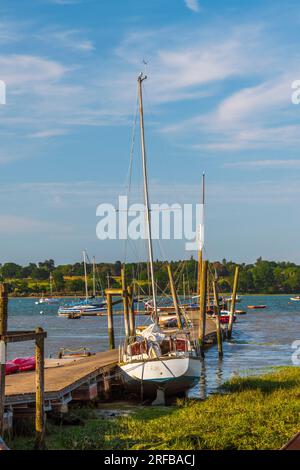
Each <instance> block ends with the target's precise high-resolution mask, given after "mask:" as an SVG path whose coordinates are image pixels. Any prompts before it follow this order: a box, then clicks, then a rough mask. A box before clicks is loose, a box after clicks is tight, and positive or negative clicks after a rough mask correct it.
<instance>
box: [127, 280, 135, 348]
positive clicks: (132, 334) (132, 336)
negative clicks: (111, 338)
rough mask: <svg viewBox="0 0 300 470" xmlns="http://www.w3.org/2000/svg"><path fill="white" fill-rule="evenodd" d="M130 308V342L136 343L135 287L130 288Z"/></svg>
mask: <svg viewBox="0 0 300 470" xmlns="http://www.w3.org/2000/svg"><path fill="white" fill-rule="evenodd" d="M128 308H129V334H130V341H132V342H134V341H135V318H134V298H133V287H132V286H128Z"/></svg>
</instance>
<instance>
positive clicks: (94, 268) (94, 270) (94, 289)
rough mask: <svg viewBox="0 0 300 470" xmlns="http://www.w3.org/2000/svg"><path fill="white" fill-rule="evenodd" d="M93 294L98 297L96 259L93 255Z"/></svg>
mask: <svg viewBox="0 0 300 470" xmlns="http://www.w3.org/2000/svg"><path fill="white" fill-rule="evenodd" d="M93 296H94V297H96V260H95V256H93Z"/></svg>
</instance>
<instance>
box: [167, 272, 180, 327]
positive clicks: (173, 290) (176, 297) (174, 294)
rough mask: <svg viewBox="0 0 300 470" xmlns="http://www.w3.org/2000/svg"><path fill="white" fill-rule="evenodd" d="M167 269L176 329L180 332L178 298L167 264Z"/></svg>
mask: <svg viewBox="0 0 300 470" xmlns="http://www.w3.org/2000/svg"><path fill="white" fill-rule="evenodd" d="M167 268H168V275H169V283H170V289H171V294H172V299H173V304H174V308H175V313H176V318H177V327H178V328H179V329H180V330H181V329H182V324H181V314H180V309H179V305H178V296H177V292H176V289H175V285H174V278H173V273H172V269H171V266H170V265H169V264H168V266H167Z"/></svg>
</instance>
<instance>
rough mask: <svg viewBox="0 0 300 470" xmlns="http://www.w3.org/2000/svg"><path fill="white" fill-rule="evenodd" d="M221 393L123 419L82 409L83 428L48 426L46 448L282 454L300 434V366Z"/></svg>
mask: <svg viewBox="0 0 300 470" xmlns="http://www.w3.org/2000/svg"><path fill="white" fill-rule="evenodd" d="M220 392H221V393H219V394H215V395H212V396H210V397H209V398H208V399H206V400H204V401H198V400H180V401H178V403H177V405H176V406H170V407H151V406H148V407H137V406H135V407H134V408H133V413H132V414H131V415H129V416H125V417H124V416H123V417H117V418H116V417H111V418H107V417H103V416H102V417H99V412H98V411H99V410H97V409H95V410H94V411H93V410H86V409H85V410H79V416H80V417H81V419H83V422H82V425H81V426H62V427H59V426H55V425H53V424H52V425H48V433H47V437H46V443H47V447H48V449H70V450H72V449H82V450H85V449H109V450H116V449H124V450H125V449H126V450H129V449H135V450H138V449H147V450H154V449H156V450H172V449H180V450H183V449H187V450H197V449H213V450H217V449H219V450H220V449H230V450H235V449H236V450H241V449H252V450H254V449H279V448H280V447H282V446H283V445H284V444H285V443H286V442H287V441H288V440H289V439H290V438H291V437H292V436H293V435H294V434H295V433H296V432H298V431H299V430H300V369H299V368H298V367H284V368H277V369H275V370H274V372H272V373H268V374H266V375H263V376H257V377H248V378H235V379H233V380H231V381H230V382H227V383H225V384H224V385H223V387H222V389H221V390H220ZM100 408H101V404H100V405H99V409H100ZM74 413H76V410H75V411H74ZM77 413H78V412H77ZM83 413H85V414H83ZM116 414H117V413H116ZM100 416H101V415H100ZM11 445H12V448H15V449H28V448H32V445H33V438H32V437H27V438H24V437H19V438H16V439H15V440H13V441H12V443H11Z"/></svg>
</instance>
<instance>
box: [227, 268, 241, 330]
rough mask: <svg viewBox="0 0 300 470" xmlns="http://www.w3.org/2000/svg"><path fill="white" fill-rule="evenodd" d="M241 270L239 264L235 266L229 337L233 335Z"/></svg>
mask: <svg viewBox="0 0 300 470" xmlns="http://www.w3.org/2000/svg"><path fill="white" fill-rule="evenodd" d="M239 272H240V268H239V266H237V267H236V268H235V273H234V281H233V290H232V296H231V306H230V317H229V325H228V338H229V339H230V338H231V336H232V326H233V316H234V311H235V300H236V293H237V287H238V282H239Z"/></svg>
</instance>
